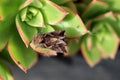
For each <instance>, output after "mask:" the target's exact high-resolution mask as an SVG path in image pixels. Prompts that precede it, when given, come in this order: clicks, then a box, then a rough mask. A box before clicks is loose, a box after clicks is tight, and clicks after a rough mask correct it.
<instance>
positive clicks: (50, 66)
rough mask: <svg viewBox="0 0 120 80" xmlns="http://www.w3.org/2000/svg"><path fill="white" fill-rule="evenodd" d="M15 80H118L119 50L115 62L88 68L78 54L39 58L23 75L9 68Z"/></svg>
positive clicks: (119, 71) (108, 61)
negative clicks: (65, 56)
mask: <svg viewBox="0 0 120 80" xmlns="http://www.w3.org/2000/svg"><path fill="white" fill-rule="evenodd" d="M11 69H12V71H13V74H14V77H15V80H120V49H119V51H118V53H117V56H116V59H115V60H110V59H108V60H102V61H101V62H100V63H99V64H98V65H96V66H95V67H94V68H90V67H89V66H88V65H87V63H86V62H85V60H84V59H83V58H82V56H81V55H80V54H79V55H77V56H73V57H70V58H63V57H60V56H59V57H49V58H48V57H40V60H39V62H38V63H37V64H36V65H35V66H34V67H33V68H32V69H30V70H29V71H28V73H27V74H25V73H24V72H23V71H21V70H20V69H19V68H18V67H15V66H11Z"/></svg>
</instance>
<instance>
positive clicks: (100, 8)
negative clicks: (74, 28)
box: [82, 0, 108, 21]
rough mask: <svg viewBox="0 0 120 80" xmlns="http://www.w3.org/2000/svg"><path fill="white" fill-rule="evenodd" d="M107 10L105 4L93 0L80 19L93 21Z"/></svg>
mask: <svg viewBox="0 0 120 80" xmlns="http://www.w3.org/2000/svg"><path fill="white" fill-rule="evenodd" d="M107 9H108V5H107V3H105V2H101V1H98V0H93V1H92V2H91V3H90V4H89V5H88V6H87V7H86V9H85V11H84V12H83V14H82V19H84V21H86V20H88V19H93V18H95V17H97V16H99V15H101V14H103V13H105V12H106V10H107Z"/></svg>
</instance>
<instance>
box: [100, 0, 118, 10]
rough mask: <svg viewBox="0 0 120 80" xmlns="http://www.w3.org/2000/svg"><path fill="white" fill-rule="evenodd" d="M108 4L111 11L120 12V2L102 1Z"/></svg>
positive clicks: (116, 0) (112, 0) (114, 0)
mask: <svg viewBox="0 0 120 80" xmlns="http://www.w3.org/2000/svg"><path fill="white" fill-rule="evenodd" d="M101 1H104V2H106V3H107V4H108V5H109V10H112V11H115V12H120V3H119V2H118V1H119V0H101Z"/></svg>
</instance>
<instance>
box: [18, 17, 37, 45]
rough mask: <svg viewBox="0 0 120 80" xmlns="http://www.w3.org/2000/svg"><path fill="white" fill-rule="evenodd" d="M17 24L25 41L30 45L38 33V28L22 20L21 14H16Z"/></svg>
mask: <svg viewBox="0 0 120 80" xmlns="http://www.w3.org/2000/svg"><path fill="white" fill-rule="evenodd" d="M16 25H17V30H18V32H19V34H20V36H21V38H22V40H23V42H24V43H25V45H26V46H27V47H28V45H29V43H30V41H31V40H32V39H33V37H34V36H35V35H36V34H37V29H36V28H34V27H31V26H29V25H27V24H25V23H24V22H21V20H20V17H19V15H17V16H16Z"/></svg>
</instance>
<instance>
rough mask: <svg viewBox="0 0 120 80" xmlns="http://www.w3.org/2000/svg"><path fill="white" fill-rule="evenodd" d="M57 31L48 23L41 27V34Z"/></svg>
mask: <svg viewBox="0 0 120 80" xmlns="http://www.w3.org/2000/svg"><path fill="white" fill-rule="evenodd" d="M53 31H55V30H54V28H53V27H52V26H50V25H46V26H45V27H44V28H41V29H40V33H41V34H47V33H50V32H53Z"/></svg>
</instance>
